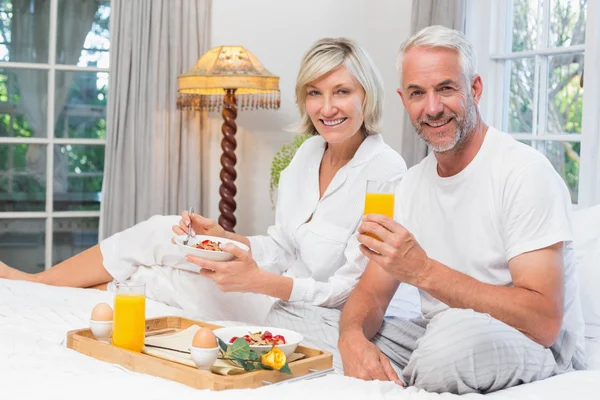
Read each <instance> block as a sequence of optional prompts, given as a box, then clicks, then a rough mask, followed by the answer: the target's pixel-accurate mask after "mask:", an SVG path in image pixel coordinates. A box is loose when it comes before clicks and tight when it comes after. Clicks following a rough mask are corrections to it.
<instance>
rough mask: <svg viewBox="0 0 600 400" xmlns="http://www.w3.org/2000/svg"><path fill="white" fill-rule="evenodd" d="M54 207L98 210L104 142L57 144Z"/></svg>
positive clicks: (64, 209)
mask: <svg viewBox="0 0 600 400" xmlns="http://www.w3.org/2000/svg"><path fill="white" fill-rule="evenodd" d="M54 154H55V159H54V166H55V169H54V210H55V211H69V210H99V209H100V192H101V191H102V174H103V172H104V146H88V145H57V146H56V151H55V152H54Z"/></svg>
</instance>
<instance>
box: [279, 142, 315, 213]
mask: <svg viewBox="0 0 600 400" xmlns="http://www.w3.org/2000/svg"><path fill="white" fill-rule="evenodd" d="M310 137H311V136H310V135H297V136H295V137H294V139H292V141H291V142H290V143H286V144H284V145H283V146H282V147H281V150H279V151H278V152H277V154H275V157H273V161H272V162H271V185H270V192H271V204H272V205H273V206H275V201H274V198H273V196H274V195H275V191H276V190H277V187H278V186H279V176H280V175H281V172H282V171H283V170H284V169H286V168H287V166H288V165H289V164H290V161H292V158H294V155H295V154H296V150H298V148H299V147H300V146H301V145H302V143H304V142H305V141H306V140H307V139H309V138H310Z"/></svg>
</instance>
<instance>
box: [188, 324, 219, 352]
mask: <svg viewBox="0 0 600 400" xmlns="http://www.w3.org/2000/svg"><path fill="white" fill-rule="evenodd" d="M192 347H199V348H201V349H214V348H215V347H217V337H216V336H215V334H214V333H213V331H212V329H209V328H200V329H198V332H196V334H195V335H194V338H193V339H192Z"/></svg>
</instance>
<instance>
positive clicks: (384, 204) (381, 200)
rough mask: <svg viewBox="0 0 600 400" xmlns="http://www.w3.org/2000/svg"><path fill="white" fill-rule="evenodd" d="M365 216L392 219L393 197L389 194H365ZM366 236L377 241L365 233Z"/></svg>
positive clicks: (373, 236)
mask: <svg viewBox="0 0 600 400" xmlns="http://www.w3.org/2000/svg"><path fill="white" fill-rule="evenodd" d="M364 214H365V215H367V214H383V215H385V216H387V217H390V218H394V195H393V194H391V193H367V196H366V197H365V213H364ZM367 235H368V236H371V237H372V238H375V239H377V240H381V239H379V238H378V237H377V236H375V235H372V234H370V233H367Z"/></svg>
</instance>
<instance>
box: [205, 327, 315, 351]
mask: <svg viewBox="0 0 600 400" xmlns="http://www.w3.org/2000/svg"><path fill="white" fill-rule="evenodd" d="M214 333H215V335H216V336H217V337H218V338H219V339H221V340H222V341H223V342H225V343H226V344H228V345H229V344H231V343H233V342H234V341H235V340H236V339H238V338H242V339H244V340H245V341H246V342H248V344H249V345H250V349H251V350H254V351H255V352H256V353H257V354H258V355H261V354H262V353H267V352H268V351H269V350H271V349H272V348H273V346H275V347H278V348H279V349H280V350H281V351H282V352H283V353H284V354H285V356H286V357H289V356H290V355H291V354H292V353H293V352H294V351H295V350H296V347H297V346H298V343H300V342H301V341H302V340H303V339H304V338H303V337H302V335H301V334H299V333H298V332H294V331H291V330H289V329H281V328H272V327H264V326H232V327H229V328H219V329H215V330H214Z"/></svg>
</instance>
